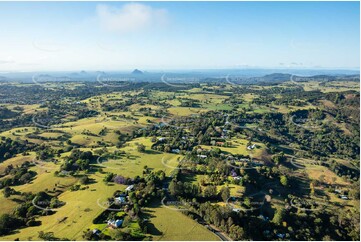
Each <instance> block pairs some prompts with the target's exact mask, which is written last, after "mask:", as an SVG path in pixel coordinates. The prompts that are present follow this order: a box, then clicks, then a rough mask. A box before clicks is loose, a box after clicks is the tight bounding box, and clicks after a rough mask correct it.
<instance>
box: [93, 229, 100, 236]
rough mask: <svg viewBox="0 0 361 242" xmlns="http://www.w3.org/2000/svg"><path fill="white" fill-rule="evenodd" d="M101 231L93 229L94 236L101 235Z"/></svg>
mask: <svg viewBox="0 0 361 242" xmlns="http://www.w3.org/2000/svg"><path fill="white" fill-rule="evenodd" d="M100 233H101V232H100V230H99V229H93V234H95V235H100Z"/></svg>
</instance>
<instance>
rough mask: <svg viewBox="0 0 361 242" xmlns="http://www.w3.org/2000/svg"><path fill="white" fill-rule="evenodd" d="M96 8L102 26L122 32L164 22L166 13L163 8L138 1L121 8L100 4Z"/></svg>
mask: <svg viewBox="0 0 361 242" xmlns="http://www.w3.org/2000/svg"><path fill="white" fill-rule="evenodd" d="M96 10H97V17H98V20H99V22H100V25H101V27H102V28H104V29H106V30H108V31H116V32H122V33H125V32H134V31H139V30H142V29H145V28H149V27H153V26H157V25H161V24H164V23H165V22H166V21H167V14H168V13H167V10H165V9H156V8H152V7H150V6H147V5H144V4H140V3H128V4H125V5H123V6H122V7H121V8H115V7H110V6H108V5H104V4H100V5H98V6H97V9H96Z"/></svg>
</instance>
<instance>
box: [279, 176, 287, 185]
mask: <svg viewBox="0 0 361 242" xmlns="http://www.w3.org/2000/svg"><path fill="white" fill-rule="evenodd" d="M280 182H281V184H282V185H283V186H287V185H288V179H287V177H286V176H281V177H280Z"/></svg>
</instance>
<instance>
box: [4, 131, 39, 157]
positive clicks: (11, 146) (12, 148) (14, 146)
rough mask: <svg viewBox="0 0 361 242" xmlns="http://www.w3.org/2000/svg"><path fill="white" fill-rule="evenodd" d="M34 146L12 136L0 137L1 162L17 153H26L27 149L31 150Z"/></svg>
mask: <svg viewBox="0 0 361 242" xmlns="http://www.w3.org/2000/svg"><path fill="white" fill-rule="evenodd" d="M33 147H34V146H33V145H30V144H28V142H26V141H17V140H12V139H10V138H6V137H1V138H0V162H2V161H3V160H7V159H9V158H11V157H13V156H15V155H17V154H21V153H23V154H24V155H25V154H26V151H28V150H31V149H32V148H33Z"/></svg>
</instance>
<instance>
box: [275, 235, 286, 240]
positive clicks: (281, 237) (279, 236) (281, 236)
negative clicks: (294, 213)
mask: <svg viewBox="0 0 361 242" xmlns="http://www.w3.org/2000/svg"><path fill="white" fill-rule="evenodd" d="M285 236H286V235H285V234H277V237H278V238H280V239H283V238H284V237H285Z"/></svg>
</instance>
